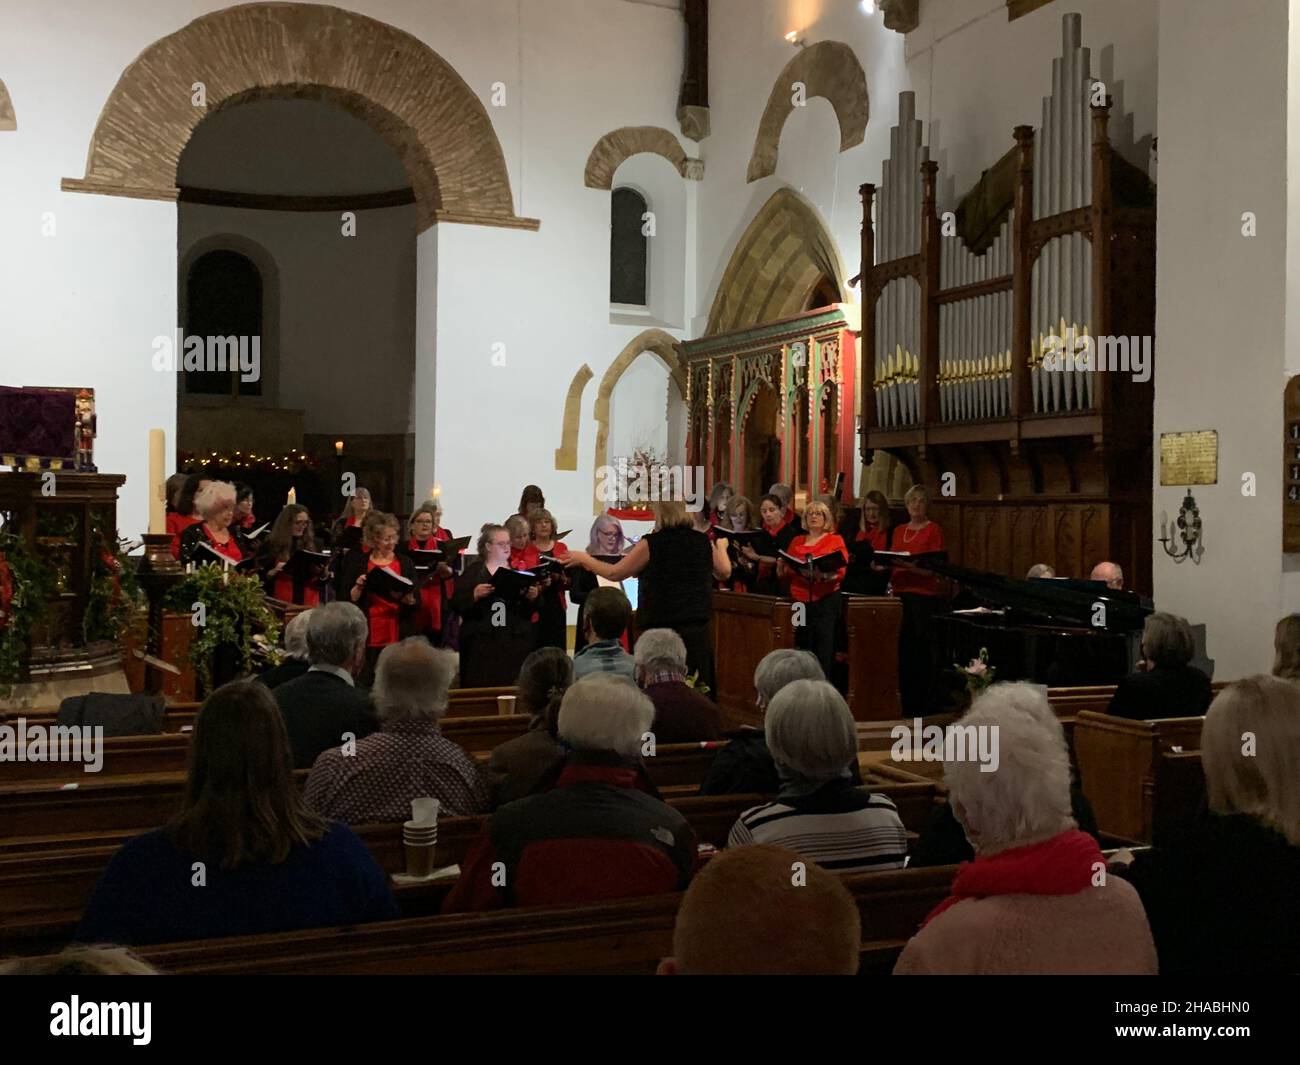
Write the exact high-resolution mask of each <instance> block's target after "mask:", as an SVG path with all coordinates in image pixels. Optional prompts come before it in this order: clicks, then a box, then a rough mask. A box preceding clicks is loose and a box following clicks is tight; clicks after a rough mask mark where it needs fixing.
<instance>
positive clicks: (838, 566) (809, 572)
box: [780, 551, 848, 581]
mask: <svg viewBox="0 0 1300 1065" xmlns="http://www.w3.org/2000/svg"><path fill="white" fill-rule="evenodd" d="M780 555H781V558H782V559H784V561H785V564H786V565H787V566H792V567H793V568H794V569H797V570H798V571H799V572H800V573H801V574H803V575H804V576H805V577H815V578H816V579H817V580H823V581H824V580H828V579H829V578H831V577H834V576H835V574H837V573H838V572H839V571H840V570H842V569H843V568H844V567H845V566H847V565H848V560H847V559H846V558H845V557H844V555H843V554H841V553H840V552H839V551H832V552H830V553H829V554H826V555H812V556H811V557H809V558H800V557H799V556H797V555H792V554H790V552H788V551H782V552H780Z"/></svg>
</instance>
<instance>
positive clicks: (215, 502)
mask: <svg viewBox="0 0 1300 1065" xmlns="http://www.w3.org/2000/svg"><path fill="white" fill-rule="evenodd" d="M194 507H195V510H197V511H198V515H199V519H200V520H198V521H196V522H195V523H194V524H192V525H190V527H189V528H188V529H186V530H185V531H184V532H183V533H181V554H180V558H181V562H182V563H186V564H188V563H190V562H202V561H203V558H202V557H201V556H200V557H196V556H195V552H197V551H198V547H199V544H207V545H208V546H209V547H210V548H212V549H213V550H214V551H216V552H217V553H218V554H221V555H224V556H225V557H226V558H228V559H230V561H231V562H242V561H243V560H244V552H243V550H242V549H241V548H240V546H239V538H238V536H237V535H236V534H235V530H234V529H232V528H231V522H233V521H234V518H235V486H234V485H233V484H227V483H226V482H225V481H205V482H204V483H203V487H202V488H201V489H199V492H198V494H197V495H196V496H195V497H194ZM206 554H207V552H206V551H205V552H202V553H201V555H206Z"/></svg>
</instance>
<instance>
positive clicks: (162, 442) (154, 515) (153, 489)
mask: <svg viewBox="0 0 1300 1065" xmlns="http://www.w3.org/2000/svg"><path fill="white" fill-rule="evenodd" d="M166 439H167V434H166V433H164V432H163V431H162V430H161V429H150V430H149V532H150V533H151V534H154V533H165V532H166V531H167V499H166V487H165V486H166V483H167V482H166V476H165V473H164V471H165V469H166V463H167V459H166V451H167V443H166Z"/></svg>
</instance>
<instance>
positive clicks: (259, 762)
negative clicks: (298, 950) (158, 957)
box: [75, 681, 397, 944]
mask: <svg viewBox="0 0 1300 1065" xmlns="http://www.w3.org/2000/svg"><path fill="white" fill-rule="evenodd" d="M198 877H202V880H201V882H200V881H199V880H197V879H196V878H198ZM396 916H397V906H396V904H395V903H394V902H393V897H392V894H391V893H390V891H389V889H388V880H387V877H386V876H385V875H384V873H383V870H381V869H380V868H379V866H378V865H376V864H375V860H374V858H372V857H371V856H370V852H369V851H368V850H366V848H365V845H364V844H363V843H362V842H361V841H360V840H359V839H358V838H357V837H356V835H355V834H354V833H353V832H352V830H351V829H350V828H348V827H347V826H346V825H340V824H336V823H331V822H329V821H326V820H325V819H324V818H322V817H320V816H319V815H318V814H316V813H314V812H313V811H312V810H311V809H309V808H308V806H307V804H306V803H304V802H303V798H302V793H301V791H300V790H299V787H298V784H297V782H296V781H295V780H294V778H293V766H292V764H291V763H290V761H289V742H288V738H287V737H286V736H285V732H284V723H283V721H282V720H281V718H280V715H279V713H278V712H277V711H276V708H275V700H274V699H273V698H272V697H271V693H270V692H269V691H267V690H266V688H265V686H263V685H262V684H259V683H257V682H256V681H236V682H235V683H233V684H227V685H225V686H224V687H221V688H218V689H217V690H216V691H215V692H213V693H212V694H211V695H210V696H209V697H208V698H207V700H206V701H205V702H204V704H203V706H202V708H201V709H200V710H199V713H198V717H197V718H195V721H194V736H193V738H192V740H191V745H190V768H189V781H188V783H187V785H186V789H185V798H184V800H183V803H182V807H181V810H180V812H179V813H178V814H177V815H176V816H175V817H174V818H173V819H172V820H171V822H170V823H169V824H168V825H166V826H165V827H163V828H159V829H155V830H154V831H152V832H147V833H145V834H144V835H142V836H137V837H136V838H135V839H132V840H129V841H128V842H127V843H126V844H125V845H124V846H123V847H122V849H121V850H119V851H118V852H117V853H116V854H115V855H114V856H113V858H112V860H111V861H110V862H109V864H108V868H107V869H106V870H105V872H104V875H103V876H102V877H101V878H100V881H99V884H98V885H97V886H96V888H95V891H94V894H93V895H92V896H91V899H90V902H89V903H88V904H87V905H86V911H85V914H84V915H83V917H82V919H81V924H80V926H79V927H78V929H77V934H76V937H75V938H76V940H77V941H78V942H81V943H121V944H141V943H173V942H179V941H181V940H186V939H207V938H212V937H216V936H236V935H262V934H265V933H270V932H287V931H290V930H292V929H296V928H321V927H325V926H331V927H332V926H337V925H352V924H361V923H363V922H366V921H375V920H382V919H385V918H390V917H396Z"/></svg>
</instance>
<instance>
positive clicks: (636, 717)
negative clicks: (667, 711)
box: [443, 673, 696, 913]
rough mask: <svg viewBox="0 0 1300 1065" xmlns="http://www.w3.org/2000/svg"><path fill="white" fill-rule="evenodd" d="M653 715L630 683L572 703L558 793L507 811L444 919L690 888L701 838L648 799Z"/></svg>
mask: <svg viewBox="0 0 1300 1065" xmlns="http://www.w3.org/2000/svg"><path fill="white" fill-rule="evenodd" d="M653 721H654V706H653V705H652V704H651V702H650V700H649V699H647V698H646V696H645V695H644V694H643V693H642V692H640V691H638V690H637V687H636V685H635V684H633V683H632V682H631V681H630V680H628V679H627V678H626V677H620V676H617V675H615V674H612V673H593V674H591V675H590V676H587V677H583V678H582V679H581V680H579V681H577V682H576V683H574V685H573V686H572V687H571V688H570V689H569V690H568V691H567V692H565V694H564V701H563V702H562V703H561V704H560V715H559V738H560V740H561V741H562V742H563V743H565V744H567V745H568V746H569V747H570V748H571V749H572V753H571V754H570V755H569V757H568V760H567V762H566V764H565V766H564V768H563V770H562V771H561V773H560V776H559V779H558V780H557V781H556V783H555V786H554V787H553V788H552V789H551V790H550V791H545V792H542V793H540V794H534V795H529V796H527V797H525V798H522V799H518V800H516V801H515V802H511V803H507V804H506V805H505V806H503V807H501V809H499V810H498V811H497V812H496V813H495V814H494V815H493V816H492V820H491V821H490V822H489V823H488V824H487V826H486V827H485V828H484V830H483V834H482V835H481V836H480V837H479V839H478V841H477V842H476V843H475V844H474V845H473V847H472V848H471V849H470V853H469V855H468V856H467V857H466V859H465V861H464V862H463V863H462V864H461V875H460V879H459V880H457V882H456V886H455V888H453V889H452V892H451V894H450V895H448V897H447V900H446V902H445V903H444V904H443V912H444V913H460V912H463V911H467V910H492V909H500V908H502V907H507V906H558V905H566V904H577V903H586V902H600V901H604V900H608V899H621V898H630V897H633V896H639V895H658V894H664V893H667V892H672V891H680V890H682V889H683V888H685V887H686V885H687V883H688V881H689V880H690V878H691V874H692V873H693V872H694V869H695V851H696V840H695V834H694V832H692V831H691V827H690V825H688V824H687V823H686V819H685V818H684V817H682V815H681V814H680V813H678V812H677V811H676V810H674V809H673V808H672V807H670V806H668V805H666V804H665V803H663V802H661V801H660V800H659V799H657V798H654V797H652V796H650V795H648V794H646V792H645V791H643V790H641V788H640V786H639V781H640V779H641V775H640V774H639V773H638V767H637V764H636V759H637V756H638V754H639V753H640V750H641V747H642V744H643V743H644V742H646V740H645V738H646V736H647V734H648V733H649V732H650V729H651V724H652V723H653Z"/></svg>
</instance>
